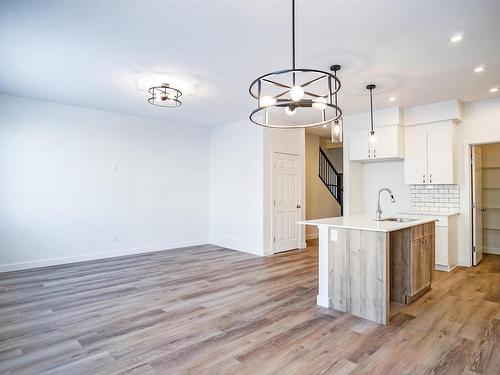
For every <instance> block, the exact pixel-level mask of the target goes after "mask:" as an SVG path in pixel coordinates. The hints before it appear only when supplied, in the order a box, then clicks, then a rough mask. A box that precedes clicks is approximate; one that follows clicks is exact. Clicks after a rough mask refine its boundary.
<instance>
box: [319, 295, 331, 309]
mask: <svg viewBox="0 0 500 375" xmlns="http://www.w3.org/2000/svg"><path fill="white" fill-rule="evenodd" d="M316 304H318V305H319V306H321V307H326V308H329V307H330V297H328V296H320V295H319V294H318V295H317V296H316Z"/></svg>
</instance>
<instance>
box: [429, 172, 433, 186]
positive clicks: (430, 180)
mask: <svg viewBox="0 0 500 375" xmlns="http://www.w3.org/2000/svg"><path fill="white" fill-rule="evenodd" d="M429 182H430V183H431V184H432V173H431V174H430V175H429Z"/></svg>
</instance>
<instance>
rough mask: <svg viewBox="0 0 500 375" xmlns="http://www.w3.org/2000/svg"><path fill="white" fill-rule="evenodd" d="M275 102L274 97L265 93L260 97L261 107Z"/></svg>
mask: <svg viewBox="0 0 500 375" xmlns="http://www.w3.org/2000/svg"><path fill="white" fill-rule="evenodd" d="M275 104H276V99H274V98H273V97H272V96H269V95H265V96H263V97H262V98H260V106H261V107H271V106H273V105H275Z"/></svg>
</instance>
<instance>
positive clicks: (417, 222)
mask: <svg viewBox="0 0 500 375" xmlns="http://www.w3.org/2000/svg"><path fill="white" fill-rule="evenodd" d="M433 221H436V219H433V218H429V219H421V220H415V221H410V222H407V223H398V226H397V227H395V228H387V229H384V228H368V227H363V226H357V225H346V224H328V223H319V222H316V223H314V220H306V221H297V224H303V225H314V226H316V227H329V228H341V229H354V230H365V231H369V232H383V233H389V232H394V231H397V230H401V229H406V228H410V227H414V226H416V225H421V224H428V223H432V222H433Z"/></svg>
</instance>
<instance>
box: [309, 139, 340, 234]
mask: <svg viewBox="0 0 500 375" xmlns="http://www.w3.org/2000/svg"><path fill="white" fill-rule="evenodd" d="M305 141H306V219H307V220H310V219H321V218H325V217H334V216H340V205H339V204H338V203H337V201H336V200H335V198H333V196H332V194H331V193H330V191H329V190H328V189H327V187H326V186H325V184H324V183H323V181H321V179H320V178H319V176H318V173H319V147H320V137H319V136H318V135H316V134H311V133H306V136H305ZM331 150H337V151H342V149H330V150H324V151H325V153H327V152H328V151H331ZM337 153H338V152H337ZM334 154H335V153H334ZM341 169H342V168H341ZM317 237H318V228H317V227H316V226H313V225H307V226H306V238H307V239H311V238H317Z"/></svg>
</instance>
